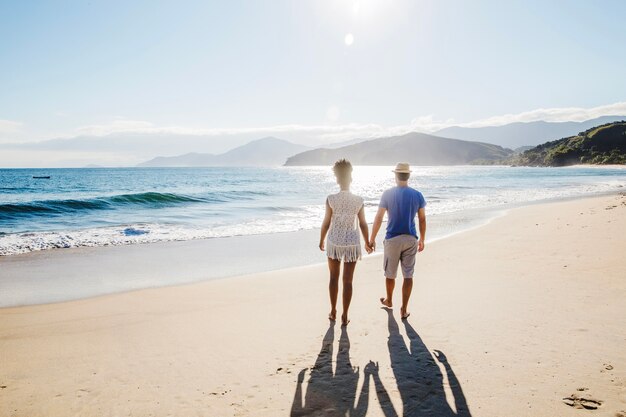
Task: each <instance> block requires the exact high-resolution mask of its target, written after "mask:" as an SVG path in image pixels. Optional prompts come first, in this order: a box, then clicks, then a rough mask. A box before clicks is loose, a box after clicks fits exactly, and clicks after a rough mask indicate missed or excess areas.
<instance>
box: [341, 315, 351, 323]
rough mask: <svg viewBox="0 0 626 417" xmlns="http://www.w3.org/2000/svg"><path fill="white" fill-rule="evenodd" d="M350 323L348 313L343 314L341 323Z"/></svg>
mask: <svg viewBox="0 0 626 417" xmlns="http://www.w3.org/2000/svg"><path fill="white" fill-rule="evenodd" d="M348 323H350V319H348V316H347V315H346V314H342V315H341V325H342V326H347V325H348Z"/></svg>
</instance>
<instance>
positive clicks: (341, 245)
mask: <svg viewBox="0 0 626 417" xmlns="http://www.w3.org/2000/svg"><path fill="white" fill-rule="evenodd" d="M327 201H328V205H329V206H330V208H331V209H332V211H333V213H332V217H331V220H330V230H329V231H328V237H327V238H326V255H327V256H328V257H329V258H332V259H337V260H340V261H341V260H343V261H345V262H356V261H357V260H359V259H361V239H360V237H359V227H358V216H357V215H358V213H359V210H361V207H363V199H362V198H361V197H359V196H357V195H354V194H352V193H351V192H350V191H340V192H338V193H337V194H331V195H329V196H328V200H327Z"/></svg>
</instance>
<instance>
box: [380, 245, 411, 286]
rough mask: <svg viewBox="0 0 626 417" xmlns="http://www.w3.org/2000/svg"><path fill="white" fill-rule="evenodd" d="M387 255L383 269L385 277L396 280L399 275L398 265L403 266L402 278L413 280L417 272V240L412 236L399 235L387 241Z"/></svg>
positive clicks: (384, 257) (385, 255)
mask: <svg viewBox="0 0 626 417" xmlns="http://www.w3.org/2000/svg"><path fill="white" fill-rule="evenodd" d="M383 244H384V245H385V254H384V256H383V259H384V260H383V268H384V270H385V277H386V278H389V279H395V278H396V276H397V275H398V263H400V264H401V265H402V276H403V277H404V278H413V272H414V271H415V254H416V253H417V238H416V237H415V236H412V235H399V236H395V237H392V238H391V239H385V241H384V242H383Z"/></svg>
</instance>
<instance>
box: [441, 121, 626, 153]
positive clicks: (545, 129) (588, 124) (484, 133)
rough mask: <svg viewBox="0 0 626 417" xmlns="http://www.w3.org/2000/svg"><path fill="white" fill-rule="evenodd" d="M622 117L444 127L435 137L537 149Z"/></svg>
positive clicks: (514, 147) (513, 147) (511, 147)
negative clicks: (555, 140) (552, 141)
mask: <svg viewBox="0 0 626 417" xmlns="http://www.w3.org/2000/svg"><path fill="white" fill-rule="evenodd" d="M623 118H624V116H603V117H598V118H596V119H591V120H585V121H584V122H545V121H542V120H541V121H536V122H525V123H510V124H506V125H503V126H487V127H459V126H453V127H447V128H445V129H441V130H438V131H437V132H435V133H434V134H435V135H437V136H443V137H446V138H455V139H462V140H471V141H481V142H487V143H493V144H494V145H500V146H502V147H505V148H510V149H516V148H519V147H521V146H537V145H539V144H542V143H544V142H547V141H550V140H554V139H558V138H565V137H569V136H574V135H576V134H578V133H579V132H583V131H585V130H587V129H590V128H592V127H594V126H599V125H603V124H606V123H611V122H616V121H619V120H622V119H623Z"/></svg>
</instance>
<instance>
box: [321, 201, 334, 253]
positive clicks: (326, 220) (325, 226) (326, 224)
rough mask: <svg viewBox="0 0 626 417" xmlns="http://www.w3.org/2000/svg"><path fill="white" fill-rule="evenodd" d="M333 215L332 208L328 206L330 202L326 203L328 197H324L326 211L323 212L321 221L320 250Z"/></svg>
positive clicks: (322, 248) (322, 247)
mask: <svg viewBox="0 0 626 417" xmlns="http://www.w3.org/2000/svg"><path fill="white" fill-rule="evenodd" d="M332 215H333V209H332V208H330V204H328V199H326V213H325V214H324V220H323V221H322V228H321V230H320V250H321V251H323V250H324V240H325V239H326V233H328V229H329V228H330V218H331V217H332Z"/></svg>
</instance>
